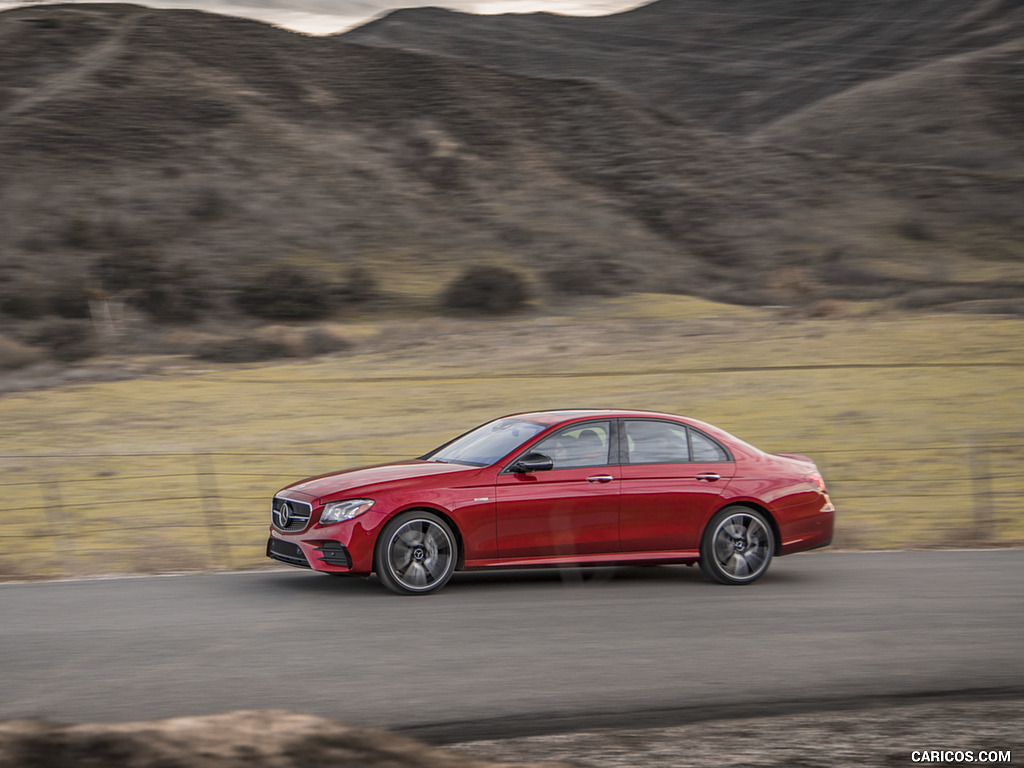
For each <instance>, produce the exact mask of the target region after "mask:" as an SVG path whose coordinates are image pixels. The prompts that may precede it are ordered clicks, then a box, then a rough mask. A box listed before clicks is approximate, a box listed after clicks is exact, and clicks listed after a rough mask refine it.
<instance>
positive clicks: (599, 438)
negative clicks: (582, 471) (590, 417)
mask: <svg viewBox="0 0 1024 768" xmlns="http://www.w3.org/2000/svg"><path fill="white" fill-rule="evenodd" d="M610 443H611V423H610V422H607V421H589V422H587V423H586V424H574V425H573V426H571V427H568V428H566V429H563V430H561V431H560V432H556V433H555V434H553V435H551V436H550V437H546V438H544V439H543V440H541V441H540V442H539V443H537V445H535V446H534V447H533V448H532V449H531V452H533V451H536V452H537V453H543V454H545V455H546V456H550V457H551V460H552V461H553V462H554V463H555V466H554V468H555V469H572V468H574V467H596V466H603V465H606V464H608V447H609V445H610Z"/></svg>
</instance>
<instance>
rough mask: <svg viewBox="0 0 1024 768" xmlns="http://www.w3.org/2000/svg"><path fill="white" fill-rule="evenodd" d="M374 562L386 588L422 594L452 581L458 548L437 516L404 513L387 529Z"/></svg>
mask: <svg viewBox="0 0 1024 768" xmlns="http://www.w3.org/2000/svg"><path fill="white" fill-rule="evenodd" d="M374 559H375V562H376V569H375V570H376V571H377V577H378V578H379V579H380V580H381V583H382V584H384V586H385V587H387V588H388V589H390V590H391V591H392V592H397V593H398V594H401V595H423V594H426V593H428V592H434V591H436V590H438V589H440V588H441V587H443V586H444V585H445V584H446V583H447V582H448V579H450V578H451V576H452V573H453V572H454V571H455V564H456V561H457V560H458V545H457V544H456V542H455V535H454V534H453V533H452V530H451V528H450V527H449V526H448V524H447V523H446V522H445V521H444V520H442V519H441V518H440V517H438V516H437V515H435V514H434V513H432V512H426V511H414V512H404V513H402V514H400V515H397V516H396V517H395V518H394V519H392V520H391V521H390V522H388V524H387V525H386V526H384V530H383V531H382V532H381V535H380V537H379V538H378V539H377V550H376V553H375V558H374Z"/></svg>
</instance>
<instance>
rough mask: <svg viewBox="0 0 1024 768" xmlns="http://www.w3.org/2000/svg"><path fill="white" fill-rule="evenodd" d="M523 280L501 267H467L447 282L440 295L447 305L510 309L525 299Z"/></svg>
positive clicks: (500, 311) (493, 310)
mask: <svg viewBox="0 0 1024 768" xmlns="http://www.w3.org/2000/svg"><path fill="white" fill-rule="evenodd" d="M527 296H528V293H527V288H526V282H525V281H524V280H523V278H521V277H520V276H519V275H518V274H517V273H515V272H513V271H512V270H510V269H506V268H504V267H492V266H476V267H470V268H469V269H467V270H466V271H465V272H463V273H462V275H460V276H459V277H457V278H456V279H455V280H453V281H452V282H451V283H449V285H448V287H447V288H446V289H445V290H444V293H443V294H442V296H441V303H442V305H443V306H444V307H446V308H447V309H456V310H474V311H478V312H487V313H490V314H503V313H506V312H513V311H515V310H517V309H519V308H520V307H522V306H523V304H525V303H526V299H527Z"/></svg>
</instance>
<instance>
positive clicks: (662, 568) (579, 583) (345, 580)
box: [266, 565, 807, 598]
mask: <svg viewBox="0 0 1024 768" xmlns="http://www.w3.org/2000/svg"><path fill="white" fill-rule="evenodd" d="M266 578H267V582H268V586H269V587H271V588H276V589H281V590H285V591H289V592H299V593H302V594H306V595H317V594H322V595H334V596H337V595H345V596H346V597H353V598H355V597H379V596H382V595H388V594H390V593H388V591H387V590H386V589H385V588H384V586H383V585H382V584H381V583H380V581H379V580H378V579H377V577H376V576H370V577H363V576H346V575H331V574H324V573H314V572H311V571H295V572H291V571H275V572H273V573H271V574H267V577H266ZM806 579H807V577H806V575H805V574H803V573H800V572H799V571H787V570H785V569H774V570H772V571H769V572H768V573H766V574H765V575H764V576H762V577H761V578H760V579H759V580H758V584H759V585H761V586H762V587H767V586H770V585H785V584H799V583H803V582H804V581H806ZM635 584H646V585H649V586H651V587H655V586H665V587H677V586H682V585H688V586H692V587H693V588H699V589H703V588H705V587H706V588H710V589H722V590H725V591H726V592H732V591H737V590H738V591H739V592H742V591H745V590H744V589H743V588H742V587H725V586H722V585H720V584H715V583H713V582H711V581H710V580H708V579H707V578H706V577H705V576H704V574H703V573H702V572H701V570H700V568H698V567H696V566H684V565H647V566H604V567H590V568H518V569H508V570H494V571H460V572H458V573H456V574H454V575H453V576H452V579H451V581H450V582H448V584H446V585H445V586H444V588H443V590H442V591H443V592H444V593H446V594H447V593H452V592H464V593H465V592H471V591H474V590H481V589H485V590H487V589H491V588H493V587H494V586H496V585H507V586H509V587H517V588H527V589H532V588H537V589H551V588H554V587H562V588H570V589H600V588H605V587H607V588H613V589H614V588H619V587H629V586H631V585H635ZM750 588H752V589H757V588H758V587H757V585H751V587H750Z"/></svg>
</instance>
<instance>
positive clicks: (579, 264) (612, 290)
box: [544, 259, 629, 296]
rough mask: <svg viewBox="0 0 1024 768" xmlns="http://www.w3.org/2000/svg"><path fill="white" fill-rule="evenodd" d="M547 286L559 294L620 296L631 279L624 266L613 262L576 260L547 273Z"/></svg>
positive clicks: (607, 260) (545, 276)
mask: <svg viewBox="0 0 1024 768" xmlns="http://www.w3.org/2000/svg"><path fill="white" fill-rule="evenodd" d="M544 279H545V281H546V282H547V284H548V285H549V286H550V287H551V288H552V289H554V290H555V291H557V292H558V293H567V294H575V295H579V296H618V295H621V294H622V293H623V292H624V291H625V290H626V288H627V286H628V283H629V280H628V275H627V274H626V270H624V269H623V267H622V265H621V264H618V263H616V262H614V261H611V260H609V259H594V260H583V259H572V260H566V261H564V262H562V263H561V264H558V265H556V266H554V267H552V268H551V269H549V270H548V271H547V272H545V273H544Z"/></svg>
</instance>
